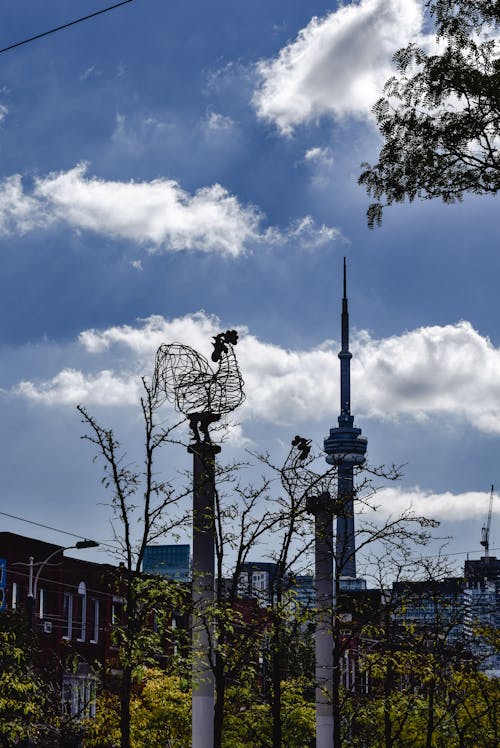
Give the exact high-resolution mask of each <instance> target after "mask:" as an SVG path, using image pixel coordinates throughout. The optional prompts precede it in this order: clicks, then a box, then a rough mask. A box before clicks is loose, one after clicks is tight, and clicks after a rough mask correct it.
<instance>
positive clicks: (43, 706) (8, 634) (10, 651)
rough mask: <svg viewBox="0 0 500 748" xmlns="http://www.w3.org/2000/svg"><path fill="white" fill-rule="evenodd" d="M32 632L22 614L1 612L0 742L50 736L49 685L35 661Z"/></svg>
mask: <svg viewBox="0 0 500 748" xmlns="http://www.w3.org/2000/svg"><path fill="white" fill-rule="evenodd" d="M33 654H34V641H33V634H32V633H31V631H30V630H29V628H28V627H27V625H26V621H25V620H24V618H23V617H22V616H21V615H19V613H13V612H8V611H5V612H3V613H2V614H1V615H0V745H2V746H5V748H7V747H8V746H14V745H19V744H20V743H21V742H23V741H31V742H32V743H33V744H35V745H41V744H42V741H43V736H45V737H46V736H47V707H48V706H49V705H50V702H49V698H48V694H49V693H50V689H49V688H48V687H47V686H48V684H47V683H46V682H44V680H43V679H42V677H41V675H40V672H39V671H38V670H37V669H36V668H35V666H34V664H33Z"/></svg>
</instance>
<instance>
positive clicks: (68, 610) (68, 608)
mask: <svg viewBox="0 0 500 748" xmlns="http://www.w3.org/2000/svg"><path fill="white" fill-rule="evenodd" d="M63 618H64V622H65V626H66V631H65V634H64V636H63V638H64V639H71V637H72V636H73V595H72V594H71V592H65V593H64V599H63Z"/></svg>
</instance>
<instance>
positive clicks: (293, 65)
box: [253, 0, 423, 135]
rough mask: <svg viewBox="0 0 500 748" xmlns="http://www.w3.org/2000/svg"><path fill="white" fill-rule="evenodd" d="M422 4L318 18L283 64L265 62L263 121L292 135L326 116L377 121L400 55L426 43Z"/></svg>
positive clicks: (370, 5)
mask: <svg viewBox="0 0 500 748" xmlns="http://www.w3.org/2000/svg"><path fill="white" fill-rule="evenodd" d="M422 5H423V3H422V2H421V1H420V0H360V2H357V3H350V4H345V5H341V7H339V8H338V9H337V10H336V11H335V12H334V13H330V14H329V15H327V16H326V17H324V18H316V17H315V18H313V19H312V20H311V21H310V23H309V24H308V25H307V26H306V27H305V28H304V29H302V30H301V31H300V32H299V34H298V36H297V38H296V39H295V41H293V42H291V43H290V44H288V45H287V46H286V47H284V48H283V49H281V51H280V52H279V54H278V56H277V57H275V58H272V59H268V60H261V61H260V62H259V63H258V66H257V72H258V75H259V78H260V84H259V86H258V88H257V90H256V91H255V93H254V97H253V103H254V105H255V107H256V110H257V114H258V116H259V117H261V118H262V119H265V120H268V121H270V122H273V123H274V124H275V125H276V126H277V127H278V128H279V130H280V131H281V132H282V133H283V134H285V135H290V134H291V133H292V131H293V129H294V127H295V126H296V125H299V124H301V123H305V122H309V121H311V120H314V119H316V118H318V117H321V116H323V115H329V116H331V117H334V118H343V117H346V116H351V117H356V118H363V119H364V118H369V117H370V116H371V115H370V112H371V108H372V107H373V105H374V103H375V101H376V100H377V99H378V98H379V97H380V95H381V92H382V88H383V85H384V83H385V81H386V80H387V78H388V77H389V76H390V75H391V73H392V72H393V68H392V63H391V59H392V56H393V54H394V52H395V51H396V50H397V49H399V48H400V47H402V46H403V45H405V44H407V43H408V42H410V41H417V40H419V39H420V34H421V30H422V24H423V10H422Z"/></svg>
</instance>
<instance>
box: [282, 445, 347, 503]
mask: <svg viewBox="0 0 500 748" xmlns="http://www.w3.org/2000/svg"><path fill="white" fill-rule="evenodd" d="M310 451H311V440H310V439H305V438H304V437H302V436H299V435H298V434H297V435H296V436H295V437H294V439H293V440H292V443H291V449H290V451H289V453H288V456H287V459H286V461H285V464H284V465H283V468H282V471H281V484H282V486H283V488H284V489H285V491H286V492H287V493H289V494H291V495H293V496H295V498H296V499H304V500H305V501H306V502H307V504H308V505H309V504H310V503H311V501H313V500H314V499H315V497H318V496H323V497H326V495H328V497H330V496H332V495H335V493H336V491H335V480H336V472H334V471H331V470H329V471H328V472H326V473H323V474H318V473H315V472H314V471H313V470H311V469H310V468H308V467H307V466H308V465H309V464H310V463H311V462H312V461H313V459H314V458H312V457H309V454H310Z"/></svg>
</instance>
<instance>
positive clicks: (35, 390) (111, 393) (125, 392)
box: [16, 369, 139, 405]
mask: <svg viewBox="0 0 500 748" xmlns="http://www.w3.org/2000/svg"><path fill="white" fill-rule="evenodd" d="M16 392H17V393H18V394H19V395H22V396H24V397H26V398H28V399H30V400H35V401H37V402H42V403H45V404H46V405H74V404H77V403H93V404H95V405H128V404H130V403H133V402H136V401H137V397H138V394H139V379H138V377H136V376H135V377H133V376H128V377H127V376H124V377H122V376H119V375H117V374H116V373H113V372H111V371H107V370H103V371H100V372H99V373H98V374H83V372H81V371H76V370H75V369H63V370H62V371H60V372H59V374H56V376H55V377H53V378H52V379H50V380H48V381H46V382H39V383H37V384H36V385H35V384H33V382H28V381H23V382H20V383H19V384H18V385H17V387H16Z"/></svg>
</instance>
